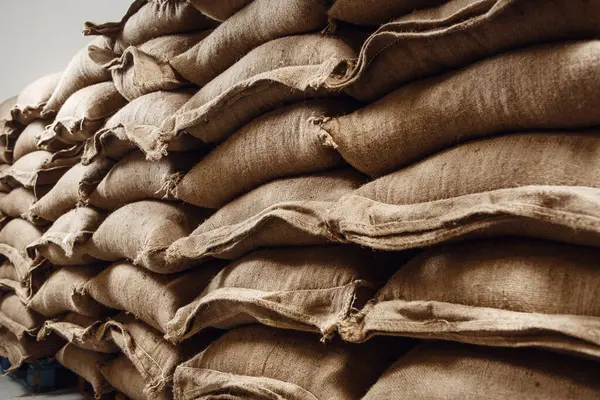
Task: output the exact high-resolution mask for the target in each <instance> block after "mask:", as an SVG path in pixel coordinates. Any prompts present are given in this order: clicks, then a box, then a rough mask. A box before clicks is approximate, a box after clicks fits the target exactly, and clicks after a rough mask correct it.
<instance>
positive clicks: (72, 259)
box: [27, 207, 108, 265]
mask: <svg viewBox="0 0 600 400" xmlns="http://www.w3.org/2000/svg"><path fill="white" fill-rule="evenodd" d="M107 215H108V213H105V212H103V211H99V210H97V209H95V208H90V207H78V208H75V209H73V210H71V211H69V212H67V213H65V214H63V215H61V216H60V217H59V218H58V219H57V220H56V221H55V222H54V223H53V224H52V226H51V227H50V228H48V230H47V231H46V232H44V234H43V235H42V237H40V238H39V239H37V240H35V241H33V242H32V243H30V244H29V245H28V246H27V253H28V254H29V257H31V258H32V259H35V258H36V256H38V255H40V256H42V257H43V258H45V259H46V260H48V261H50V262H51V263H52V264H54V265H83V264H90V263H93V262H96V260H95V259H94V258H93V257H90V256H89V255H87V254H86V253H85V248H84V247H83V246H82V245H83V243H85V242H87V241H88V240H89V239H90V238H91V237H92V235H93V233H94V232H95V231H96V229H98V227H99V226H100V224H101V223H102V221H104V219H105V218H106V216H107Z"/></svg>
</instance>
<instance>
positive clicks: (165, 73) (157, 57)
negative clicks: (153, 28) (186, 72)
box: [90, 30, 211, 101]
mask: <svg viewBox="0 0 600 400" xmlns="http://www.w3.org/2000/svg"><path fill="white" fill-rule="evenodd" d="M210 32H211V30H205V31H201V32H198V33H192V34H181V35H169V36H162V37H158V38H156V39H151V40H149V41H147V42H146V43H143V44H141V45H139V46H129V47H128V48H127V49H125V51H124V52H123V53H122V54H115V53H113V52H112V51H111V52H108V51H105V50H102V49H95V48H94V49H92V50H94V51H91V52H90V57H92V59H93V60H94V61H96V62H97V63H99V64H101V65H102V67H103V68H106V69H107V70H109V71H110V73H111V75H112V80H113V82H114V84H115V86H116V87H117V90H118V91H119V93H121V95H122V96H123V97H124V98H126V99H127V100H129V101H132V100H134V99H137V98H138V97H140V96H143V95H145V94H148V93H152V92H157V91H159V90H172V89H177V88H179V87H182V86H186V85H188V84H189V83H188V82H187V81H186V80H185V79H183V78H182V77H181V76H180V75H179V74H177V73H176V72H175V71H174V70H173V68H171V66H170V65H169V60H171V59H173V58H174V57H176V56H178V55H180V54H182V53H184V52H185V51H187V50H188V49H190V48H191V47H193V46H194V45H196V44H197V43H198V42H200V41H202V39H204V38H205V37H206V36H207V35H208V34H209V33H210Z"/></svg>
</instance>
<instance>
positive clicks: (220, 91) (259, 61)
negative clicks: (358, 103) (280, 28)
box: [161, 34, 356, 146]
mask: <svg viewBox="0 0 600 400" xmlns="http://www.w3.org/2000/svg"><path fill="white" fill-rule="evenodd" d="M355 55H356V53H355V51H354V50H353V49H352V48H351V47H350V46H349V45H348V44H346V43H345V42H344V41H343V40H342V39H341V38H339V37H334V36H323V35H318V34H311V35H297V36H288V37H283V38H280V39H275V40H272V41H270V42H267V43H265V44H263V45H262V46H259V47H257V48H256V49H254V50H252V51H251V52H249V53H248V54H247V55H246V56H244V57H243V58H242V59H241V60H239V61H238V62H237V63H235V64H234V65H232V66H231V67H229V69H227V70H226V71H224V72H223V73H222V74H220V75H219V76H218V77H216V78H215V79H213V80H212V81H211V82H209V83H208V84H207V85H206V86H204V87H203V88H202V89H200V91H198V93H196V94H195V95H194V97H192V98H191V99H190V100H189V101H188V102H187V103H186V104H185V105H184V106H183V107H182V108H181V109H180V110H179V111H178V112H177V113H176V114H175V115H172V116H169V118H167V119H166V120H165V121H164V123H163V124H162V127H161V130H162V138H161V141H162V142H163V146H164V143H168V142H169V141H170V140H171V139H172V138H173V137H176V136H177V135H178V134H179V133H181V132H184V131H185V132H187V133H190V134H191V135H193V136H195V137H197V138H198V139H200V140H202V141H204V142H211V143H215V142H222V141H223V140H224V139H225V138H226V137H227V136H229V135H230V134H232V133H233V132H234V131H235V130H236V129H238V128H240V127H241V126H242V125H244V124H246V123H248V122H249V121H250V120H251V119H252V118H255V117H257V116H259V115H260V114H263V113H265V112H267V111H270V110H273V109H275V108H277V107H279V106H281V105H282V104H286V103H293V102H297V101H301V100H305V99H310V98H315V97H323V96H334V95H337V94H338V93H339V91H335V92H332V91H329V90H325V89H324V88H323V87H322V86H323V81H324V80H325V79H326V77H328V76H329V75H330V74H342V75H343V74H345V70H346V69H347V61H343V60H347V59H349V58H353V57H355Z"/></svg>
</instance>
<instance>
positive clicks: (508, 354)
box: [363, 342, 600, 400]
mask: <svg viewBox="0 0 600 400" xmlns="http://www.w3.org/2000/svg"><path fill="white" fill-rule="evenodd" d="M598 373H600V369H599V368H598V364H597V363H594V362H590V361H587V360H580V359H576V358H571V357H567V356H564V355H559V354H554V353H550V352H544V351H539V350H529V349H518V350H516V349H489V348H482V347H477V346H465V345H459V344H454V343H443V342H433V343H430V342H427V343H423V344H422V345H420V346H418V347H416V348H415V349H413V350H412V351H410V352H409V353H408V354H406V355H405V356H403V357H401V358H400V359H398V361H397V362H396V363H395V364H394V365H392V366H391V367H390V368H389V369H388V370H387V371H386V372H385V373H384V374H383V376H382V377H381V378H379V380H378V381H377V383H375V385H373V387H372V388H371V389H370V390H369V392H368V393H367V395H366V396H365V397H364V398H363V399H364V400H380V399H393V398H410V399H419V400H420V399H423V400H425V399H426V400H442V399H444V400H445V399H449V398H451V399H465V400H476V399H482V398H485V399H498V400H501V399H516V398H523V399H538V400H542V399H551V398H552V399H590V400H591V399H597V398H598V396H600V385H599V383H598V379H597V377H598Z"/></svg>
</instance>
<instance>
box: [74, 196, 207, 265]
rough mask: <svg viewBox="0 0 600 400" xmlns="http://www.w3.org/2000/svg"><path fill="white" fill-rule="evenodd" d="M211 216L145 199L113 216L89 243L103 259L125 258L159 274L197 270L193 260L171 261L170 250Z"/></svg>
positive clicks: (90, 249)
mask: <svg viewBox="0 0 600 400" xmlns="http://www.w3.org/2000/svg"><path fill="white" fill-rule="evenodd" d="M206 217H207V212H206V211H205V210H202V209H199V208H196V207H193V206H188V205H180V204H176V203H167V202H160V201H156V200H144V201H139V202H136V203H131V204H128V205H126V206H124V207H121V208H119V209H118V210H116V211H114V212H113V213H112V214H110V215H109V216H108V217H107V218H106V219H105V220H104V222H103V223H102V224H101V225H100V227H99V228H98V229H97V230H96V232H95V233H94V234H93V236H92V237H91V239H90V240H89V241H88V242H87V243H86V244H85V248H86V250H85V251H86V252H87V254H89V255H90V256H92V257H94V258H97V259H99V260H105V261H117V260H121V259H123V258H126V259H129V260H131V261H132V262H133V263H134V264H135V265H139V266H141V267H144V268H147V269H149V270H151V271H154V272H157V273H159V274H170V273H174V272H178V271H183V270H185V269H188V268H191V267H193V266H194V265H195V264H196V263H195V262H194V261H193V260H183V259H179V260H168V259H167V258H166V250H167V248H168V247H169V246H170V245H171V244H172V243H173V242H174V241H176V240H177V239H180V238H182V237H185V236H187V235H189V234H190V233H192V231H193V230H194V229H195V228H196V227H197V226H198V225H199V224H200V223H202V221H204V220H205V219H206Z"/></svg>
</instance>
